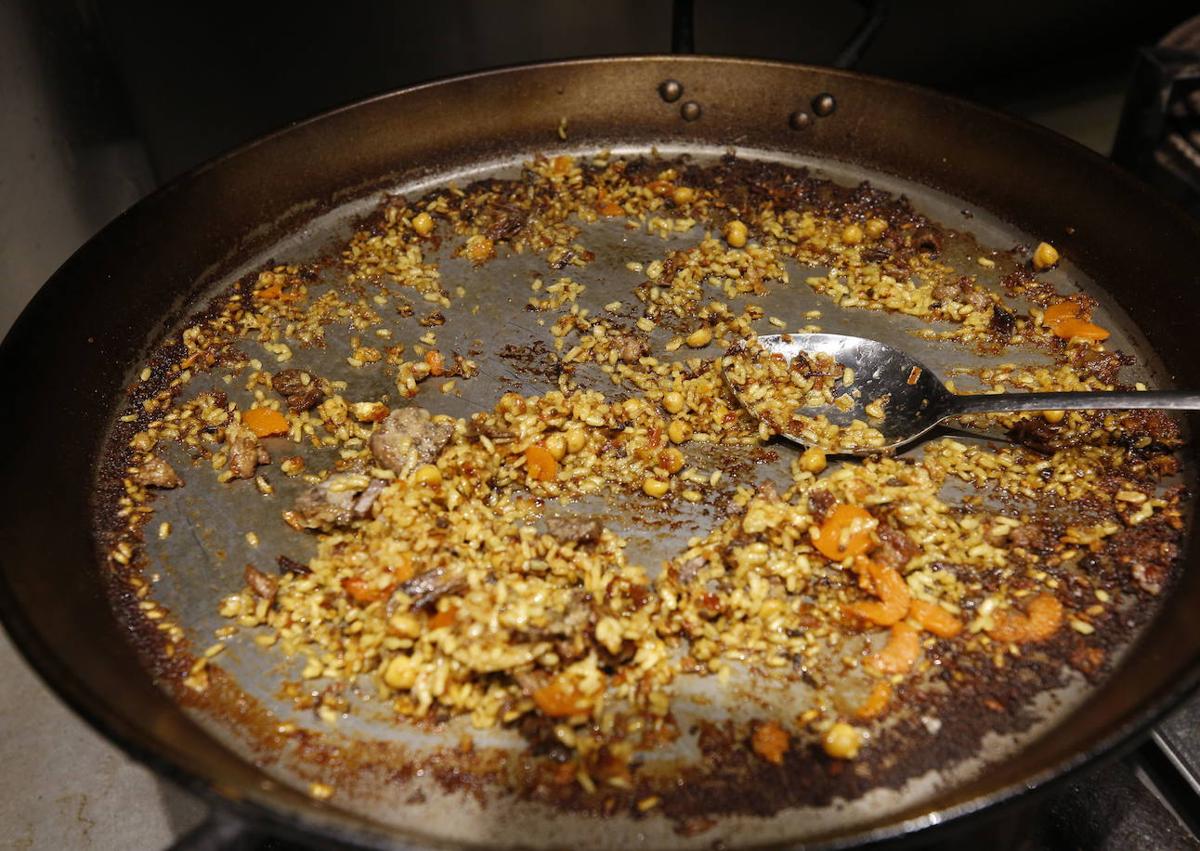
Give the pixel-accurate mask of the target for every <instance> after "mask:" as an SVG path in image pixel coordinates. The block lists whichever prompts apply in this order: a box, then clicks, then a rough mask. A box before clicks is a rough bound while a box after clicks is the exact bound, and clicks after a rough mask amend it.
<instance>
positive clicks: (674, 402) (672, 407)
mask: <svg viewBox="0 0 1200 851" xmlns="http://www.w3.org/2000/svg"><path fill="white" fill-rule="evenodd" d="M662 404H663V407H664V408H666V409H667V413H668V414H678V413H679V412H680V411H682V410H683V394H682V393H680V392H678V391H676V390H672V391H671V392H670V393H668V394H666V395H665V396H663V400H662Z"/></svg>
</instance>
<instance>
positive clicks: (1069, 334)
mask: <svg viewBox="0 0 1200 851" xmlns="http://www.w3.org/2000/svg"><path fill="white" fill-rule="evenodd" d="M1051 330H1052V331H1053V333H1054V336H1055V337H1062V338H1063V339H1064V340H1073V339H1076V338H1078V339H1080V340H1091V341H1093V342H1097V343H1098V342H1100V341H1101V340H1107V339H1108V330H1107V329H1105V328H1101V327H1100V326H1099V325H1094V324H1092V323H1091V322H1088V321H1087V320H1084V319H1064V320H1063V321H1062V322H1059V323H1057V324H1056V325H1054V326H1053V328H1052V329H1051Z"/></svg>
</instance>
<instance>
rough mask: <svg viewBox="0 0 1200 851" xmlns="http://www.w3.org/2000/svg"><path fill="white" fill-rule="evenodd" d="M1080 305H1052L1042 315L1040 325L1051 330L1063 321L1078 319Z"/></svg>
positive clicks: (1074, 302) (1076, 303)
mask: <svg viewBox="0 0 1200 851" xmlns="http://www.w3.org/2000/svg"><path fill="white" fill-rule="evenodd" d="M1079 310H1080V304H1079V302H1077V301H1071V300H1070V299H1068V300H1067V301H1060V302H1058V303H1057V304H1052V305H1050V306H1049V307H1047V308H1046V310H1045V312H1043V313H1042V323H1043V324H1044V325H1049V326H1050V327H1051V328H1053V327H1054V326H1055V325H1057V324H1058V323H1059V322H1062V321H1063V320H1065V319H1078V318H1080V317H1079Z"/></svg>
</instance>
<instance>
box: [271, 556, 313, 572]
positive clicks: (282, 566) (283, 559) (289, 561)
mask: <svg viewBox="0 0 1200 851" xmlns="http://www.w3.org/2000/svg"><path fill="white" fill-rule="evenodd" d="M275 564H277V565H278V566H279V572H280V573H290V574H292V575H293V576H308V575H309V574H310V573H312V569H311V568H309V566H308V565H307V564H304V563H303V562H299V561H296V560H295V559H294V558H288V557H287V556H279V557H277V558H276V559H275Z"/></svg>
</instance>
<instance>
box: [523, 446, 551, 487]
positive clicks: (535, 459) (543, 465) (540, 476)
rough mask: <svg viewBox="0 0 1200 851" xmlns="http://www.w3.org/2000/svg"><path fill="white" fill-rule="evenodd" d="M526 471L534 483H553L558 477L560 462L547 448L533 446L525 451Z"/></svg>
mask: <svg viewBox="0 0 1200 851" xmlns="http://www.w3.org/2000/svg"><path fill="white" fill-rule="evenodd" d="M525 469H527V470H528V471H529V477H530V478H531V479H533V480H534V481H538V482H552V481H554V477H555V476H557V475H558V462H557V461H555V460H554V456H553V455H551V454H550V450H549V449H547V448H546V447H544V446H531V447H529V448H528V449H526V450H525Z"/></svg>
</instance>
